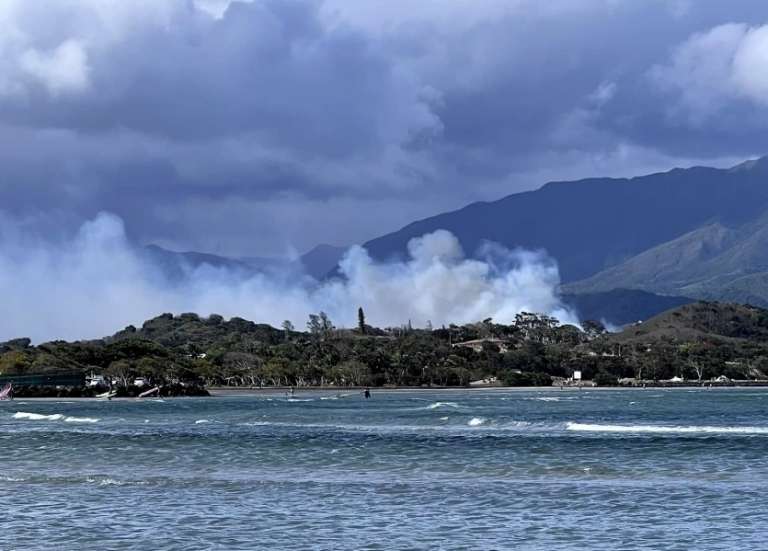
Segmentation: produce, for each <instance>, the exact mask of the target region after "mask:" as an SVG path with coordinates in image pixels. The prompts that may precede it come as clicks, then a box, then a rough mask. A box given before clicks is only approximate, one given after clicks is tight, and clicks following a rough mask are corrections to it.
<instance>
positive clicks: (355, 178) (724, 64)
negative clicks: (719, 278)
mask: <svg viewBox="0 0 768 551" xmlns="http://www.w3.org/2000/svg"><path fill="white" fill-rule="evenodd" d="M0 31H1V32H0V141H1V142H2V147H0V211H2V212H0V214H1V215H2V216H3V217H4V218H6V219H12V220H14V221H16V222H20V223H23V224H24V227H25V229H26V231H34V232H38V233H41V234H43V235H46V236H51V235H64V234H66V233H68V232H72V231H75V230H76V228H78V227H80V225H81V224H82V222H83V221H84V220H87V219H91V218H93V217H94V216H95V215H96V214H97V213H98V212H100V211H108V212H111V213H114V214H116V215H118V216H119V217H121V218H122V219H123V220H124V222H125V225H126V228H127V231H128V234H129V236H130V237H131V239H133V240H135V241H137V242H139V243H150V242H153V243H158V244H161V245H164V246H167V247H169V248H173V249H177V250H189V249H192V250H199V251H206V252H215V253H220V254H228V255H259V254H260V255H275V254H287V253H290V252H291V251H296V250H298V251H303V250H306V249H308V248H310V247H311V246H313V245H314V244H316V243H319V242H327V243H334V244H352V243H360V242H363V241H365V240H367V239H369V238H372V237H375V236H377V235H379V234H381V233H385V232H387V231H391V230H394V229H397V228H398V227H400V226H401V225H403V224H405V223H408V222H410V221H412V220H414V219H416V218H420V217H424V216H428V215H431V214H436V213H438V212H440V211H443V210H447V209H452V208H457V207H461V206H463V205H465V204H467V203H469V202H471V201H476V200H486V199H495V198H499V197H502V196H504V195H507V194H510V193H514V192H517V191H522V190H526V189H531V188H536V187H539V186H540V185H542V184H543V183H545V182H546V181H549V180H553V179H576V178H580V177H585V176H593V175H620V176H624V175H635V174H641V173H645V172H650V171H656V170H665V169H668V168H671V167H673V166H688V165H691V164H710V165H717V166H723V165H728V164H734V163H736V162H738V161H740V160H742V159H744V158H747V157H753V156H756V155H761V154H763V153H765V152H768V132H766V123H768V10H767V9H766V4H765V0H730V1H728V2H724V1H720V0H635V1H633V0H546V1H542V0H506V1H502V0H486V1H483V0H419V1H414V0H326V1H321V0H318V1H291V0H275V1H270V0H266V1H264V0H253V1H252V2H245V1H243V2H239V1H230V0H194V1H193V0H132V1H126V0H56V1H50V2H48V1H46V2H36V1H30V0H0Z"/></svg>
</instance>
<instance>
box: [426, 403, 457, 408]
mask: <svg viewBox="0 0 768 551" xmlns="http://www.w3.org/2000/svg"><path fill="white" fill-rule="evenodd" d="M442 407H446V408H457V407H459V404H457V403H456V402H434V403H432V404H429V405H428V406H427V409H437V408H442Z"/></svg>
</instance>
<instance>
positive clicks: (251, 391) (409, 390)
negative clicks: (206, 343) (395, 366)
mask: <svg viewBox="0 0 768 551" xmlns="http://www.w3.org/2000/svg"><path fill="white" fill-rule="evenodd" d="M365 388H366V387H343V388H341V387H300V388H294V393H295V395H296V396H299V395H309V394H342V393H344V394H358V393H359V394H362V393H363V391H364V390H365ZM369 388H370V390H371V394H373V395H376V394H381V393H385V394H395V393H406V394H418V393H423V392H472V393H476V392H480V393H494V392H499V393H500V392H558V393H559V392H566V391H567V392H586V391H598V392H607V391H621V392H624V391H632V390H686V391H690V390H697V389H698V390H702V391H705V390H739V391H741V390H764V391H767V392H768V384H761V385H717V386H716V385H712V387H707V386H702V385H675V386H662V385H658V386H648V387H646V388H645V389H643V387H638V386H596V387H592V386H583V387H574V386H571V387H569V386H565V387H563V388H560V387H557V386H487V387H431V388H423V387H409V386H402V387H369ZM207 390H208V393H209V395H208V396H163V397H159V398H158V397H148V398H134V397H129V396H124V397H119V398H118V397H114V398H112V400H106V399H104V398H96V397H88V396H77V397H74V396H73V397H65V396H61V397H56V396H39V397H33V396H18V397H15V398H14V399H12V400H2V401H0V404H3V403H8V404H12V403H14V402H15V403H19V402H26V401H29V400H34V401H42V402H75V401H77V402H80V401H97V402H98V401H104V402H107V401H112V402H148V403H149V402H152V401H157V400H174V399H190V398H226V397H232V396H275V395H277V396H284V395H285V394H286V393H287V392H289V390H290V387H265V388H258V387H254V388H250V387H248V388H245V387H211V388H208V389H207Z"/></svg>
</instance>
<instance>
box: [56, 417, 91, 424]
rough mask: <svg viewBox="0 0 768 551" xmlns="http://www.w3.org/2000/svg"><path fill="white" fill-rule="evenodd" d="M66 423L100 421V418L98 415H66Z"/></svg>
mask: <svg viewBox="0 0 768 551" xmlns="http://www.w3.org/2000/svg"><path fill="white" fill-rule="evenodd" d="M64 422H65V423H98V422H99V419H97V418H96V417H65V418H64Z"/></svg>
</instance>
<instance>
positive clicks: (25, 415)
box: [13, 411, 64, 421]
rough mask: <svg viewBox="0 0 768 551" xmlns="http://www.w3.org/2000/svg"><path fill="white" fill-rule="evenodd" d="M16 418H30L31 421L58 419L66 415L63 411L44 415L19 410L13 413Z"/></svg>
mask: <svg viewBox="0 0 768 551" xmlns="http://www.w3.org/2000/svg"><path fill="white" fill-rule="evenodd" d="M13 418H14V419H28V420H30V421H58V420H60V419H63V418H64V416H63V415H62V414H61V413H54V414H52V415H43V414H41V413H27V412H26V411H17V412H16V413H14V414H13Z"/></svg>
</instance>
